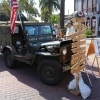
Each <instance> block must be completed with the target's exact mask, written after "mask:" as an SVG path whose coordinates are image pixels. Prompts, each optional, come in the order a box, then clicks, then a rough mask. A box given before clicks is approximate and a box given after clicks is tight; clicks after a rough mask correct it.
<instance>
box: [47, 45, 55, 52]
mask: <svg viewBox="0 0 100 100" xmlns="http://www.w3.org/2000/svg"><path fill="white" fill-rule="evenodd" d="M47 49H48V51H50V52H51V53H53V52H55V47H53V46H47Z"/></svg>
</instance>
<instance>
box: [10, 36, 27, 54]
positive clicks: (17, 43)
mask: <svg viewBox="0 0 100 100" xmlns="http://www.w3.org/2000/svg"><path fill="white" fill-rule="evenodd" d="M12 44H13V46H14V47H15V48H16V51H17V52H18V53H20V54H25V53H26V51H27V49H26V47H24V43H23V38H22V37H21V36H13V37H12Z"/></svg>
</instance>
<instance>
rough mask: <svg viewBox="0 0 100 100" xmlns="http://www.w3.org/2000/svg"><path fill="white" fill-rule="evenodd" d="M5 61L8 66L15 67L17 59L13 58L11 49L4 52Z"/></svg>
mask: <svg viewBox="0 0 100 100" xmlns="http://www.w3.org/2000/svg"><path fill="white" fill-rule="evenodd" d="M4 61H5V64H6V66H7V67H8V68H15V66H16V61H15V60H13V59H12V56H11V52H10V51H9V50H6V51H5V52H4Z"/></svg>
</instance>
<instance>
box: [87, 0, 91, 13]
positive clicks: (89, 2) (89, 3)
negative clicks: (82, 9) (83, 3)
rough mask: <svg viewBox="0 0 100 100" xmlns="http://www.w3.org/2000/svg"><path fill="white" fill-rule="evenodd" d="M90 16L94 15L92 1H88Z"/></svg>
mask: <svg viewBox="0 0 100 100" xmlns="http://www.w3.org/2000/svg"><path fill="white" fill-rule="evenodd" d="M88 14H89V15H90V14H92V0H88Z"/></svg>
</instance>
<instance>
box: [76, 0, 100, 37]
mask: <svg viewBox="0 0 100 100" xmlns="http://www.w3.org/2000/svg"><path fill="white" fill-rule="evenodd" d="M74 11H83V12H84V14H85V16H86V18H87V22H86V25H87V27H88V28H89V29H91V31H92V33H93V35H96V36H100V0H74Z"/></svg>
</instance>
